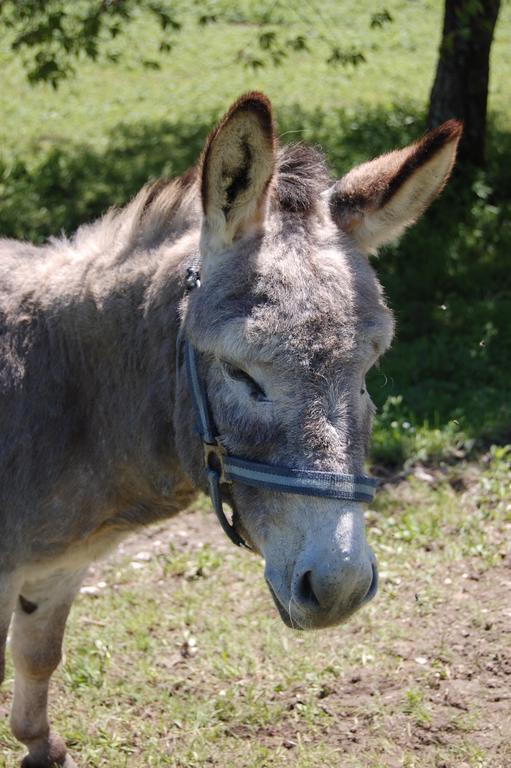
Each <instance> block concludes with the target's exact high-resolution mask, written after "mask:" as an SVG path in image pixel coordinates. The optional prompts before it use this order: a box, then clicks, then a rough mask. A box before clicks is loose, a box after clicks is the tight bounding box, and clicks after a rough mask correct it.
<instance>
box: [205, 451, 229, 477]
mask: <svg viewBox="0 0 511 768" xmlns="http://www.w3.org/2000/svg"><path fill="white" fill-rule="evenodd" d="M225 455H226V450H225V448H224V447H223V446H221V445H220V443H204V466H205V467H206V469H212V470H213V471H214V472H218V475H219V477H218V482H219V483H231V482H232V481H231V480H227V478H226V476H225V467H224V456H225ZM212 456H214V457H215V459H216V460H217V461H218V464H219V469H217V467H215V466H211V463H210V459H211V457H212Z"/></svg>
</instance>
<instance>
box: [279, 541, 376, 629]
mask: <svg viewBox="0 0 511 768" xmlns="http://www.w3.org/2000/svg"><path fill="white" fill-rule="evenodd" d="M377 585H378V572H377V569H376V562H375V560H374V557H373V556H372V553H368V554H367V555H364V556H362V557H358V558H356V559H355V558H350V557H344V558H342V559H335V560H333V561H332V560H331V559H329V558H324V559H320V560H318V561H316V562H315V563H310V564H308V565H307V566H305V567H304V566H303V565H301V564H297V566H296V567H295V572H294V574H293V579H292V585H291V611H292V612H293V613H295V614H296V617H295V618H296V622H297V623H298V624H300V625H301V626H303V627H304V628H305V627H310V628H319V627H326V626H330V625H334V624H338V623H339V622H341V621H343V619H346V618H348V616H350V615H351V614H352V613H354V611H356V610H357V608H359V607H360V606H361V605H362V604H363V603H365V602H367V601H368V600H370V599H371V598H372V597H373V596H374V595H375V593H376V590H377Z"/></svg>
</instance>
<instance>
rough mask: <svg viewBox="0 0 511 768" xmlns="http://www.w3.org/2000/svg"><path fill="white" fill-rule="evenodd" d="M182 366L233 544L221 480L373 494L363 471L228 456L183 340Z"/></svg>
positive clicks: (359, 497) (324, 493)
mask: <svg viewBox="0 0 511 768" xmlns="http://www.w3.org/2000/svg"><path fill="white" fill-rule="evenodd" d="M184 345H185V356H186V369H187V374H188V381H189V384H190V390H191V394H192V400H193V406H194V410H195V416H196V422H197V430H198V432H199V435H200V437H201V440H202V444H203V449H204V467H205V470H206V473H207V479H208V486H209V493H210V496H211V501H212V503H213V508H214V510H215V512H216V515H217V517H218V520H219V522H220V525H221V526H222V528H223V530H224V531H225V533H226V534H227V536H228V537H229V538H230V539H231V541H232V542H233V543H234V544H236V545H237V546H245V547H247V548H249V549H250V547H248V544H247V543H246V542H245V541H244V540H243V539H242V538H241V536H240V535H239V534H238V532H237V530H236V527H235V525H234V524H231V523H230V522H229V521H228V519H227V518H226V516H225V513H224V510H223V506H222V494H221V488H220V486H221V484H222V485H227V486H228V485H230V484H232V483H235V482H239V483H243V484H244V485H249V486H253V487H254V488H266V489H271V490H273V491H281V492H284V493H297V494H300V495H302V496H318V497H323V498H329V499H341V500H342V501H357V502H364V501H365V502H368V501H371V500H372V499H373V497H374V494H375V491H376V486H377V484H378V481H377V480H375V479H374V478H371V477H367V476H365V475H345V474H340V473H337V472H319V471H312V470H304V469H293V468H290V467H282V466H278V465H275V464H263V463H261V462H258V461H249V460H247V459H242V458H239V457H238V456H231V455H230V454H228V453H227V452H226V451H225V449H224V448H223V447H222V445H221V444H220V442H219V440H218V435H217V430H216V428H215V425H214V421H213V417H212V415H211V409H210V407H209V402H208V398H207V394H206V390H205V387H204V383H203V381H202V379H201V377H200V375H199V370H198V366H197V352H196V350H195V348H194V347H193V345H192V344H191V343H190V342H189V341H188V340H185V341H184Z"/></svg>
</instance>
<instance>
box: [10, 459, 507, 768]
mask: <svg viewBox="0 0 511 768" xmlns="http://www.w3.org/2000/svg"><path fill="white" fill-rule="evenodd" d="M508 458H509V451H508V452H507V453H506V452H505V451H503V450H502V449H498V450H494V451H493V452H492V453H491V454H489V455H487V456H486V457H485V461H484V462H483V464H482V467H483V468H481V465H479V466H477V465H474V464H471V465H465V466H458V467H456V468H452V469H450V470H449V471H445V472H437V473H435V474H434V475H432V477H431V478H430V479H428V480H424V479H421V478H420V477H416V478H415V479H414V480H413V481H412V482H410V483H406V484H403V483H402V484H399V485H397V486H390V487H388V488H387V489H386V490H385V491H384V492H383V493H382V494H381V495H380V496H379V497H377V503H376V505H375V507H374V508H373V509H372V511H371V512H370V513H369V514H368V523H369V538H370V540H371V543H372V545H373V546H374V548H375V550H376V554H377V556H378V559H379V562H380V568H381V588H380V594H379V596H378V597H377V599H376V600H375V601H374V602H373V603H372V604H371V605H370V606H369V607H368V608H366V609H364V610H363V611H362V612H361V613H360V614H358V615H357V616H356V617H355V618H354V619H352V620H351V621H350V622H349V623H348V624H346V625H344V626H343V627H341V628H338V629H336V630H331V631H324V632H321V633H313V634H303V635H302V634H294V633H292V632H290V631H289V630H287V629H286V628H285V627H284V626H283V625H282V624H281V623H280V620H279V619H278V618H277V616H276V613H275V610H274V609H273V607H272V605H271V601H270V597H269V595H268V593H267V590H266V588H265V586H264V583H263V579H262V577H261V563H260V562H259V561H258V560H257V559H256V558H254V557H251V556H249V555H248V554H247V553H244V552H241V551H238V550H236V549H235V548H233V547H231V546H230V544H229V543H228V542H227V541H226V540H225V539H224V538H223V537H222V534H221V532H220V530H219V528H218V526H217V525H216V523H214V522H213V520H212V517H211V516H210V515H206V513H205V511H204V510H205V507H206V506H207V503H206V504H205V503H204V501H203V500H202V501H201V502H200V503H199V505H198V507H197V508H196V510H195V512H194V513H193V514H188V515H184V517H178V518H175V519H174V520H173V521H171V522H170V523H169V524H168V526H166V527H165V528H161V529H159V530H157V531H155V532H153V533H152V534H151V535H150V536H149V537H148V538H145V539H144V538H142V539H135V540H134V541H133V542H132V543H131V544H130V545H129V546H128V549H127V551H125V554H124V555H123V556H122V557H121V558H120V559H118V560H117V561H116V560H114V561H111V562H110V563H109V564H107V565H106V566H103V568H102V569H98V568H97V567H96V569H95V572H94V573H93V575H92V577H91V583H92V585H96V586H95V589H94V588H93V589H92V590H91V591H89V592H88V593H87V592H86V593H84V594H82V595H81V596H80V598H79V600H78V601H77V603H76V605H75V608H74V609H73V612H72V617H71V620H70V626H69V631H68V639H67V642H66V658H65V661H64V664H63V665H62V667H61V668H60V670H59V671H58V672H57V674H56V675H55V680H54V685H53V702H52V712H53V718H54V722H55V724H56V727H57V728H58V729H59V730H60V731H61V732H62V733H63V734H64V735H65V736H66V738H67V741H68V743H69V745H70V748H71V749H72V751H73V753H74V754H75V756H76V757H77V758H78V759H79V762H80V764H81V765H87V766H88V767H89V768H107V766H111V765H114V764H115V765H116V766H119V767H120V768H125V767H126V768H132V767H133V768H135V767H136V768H138V766H142V765H143V766H158V767H159V766H162V767H163V766H165V768H167V766H168V767H170V766H172V767H173V768H174V767H177V766H179V768H192V767H195V766H197V767H198V766H208V765H218V766H220V765H221V766H225V765H228V766H237V767H239V768H256V767H257V768H260V767H262V766H288V765H289V766H291V765H292V766H303V768H316V767H317V768H325V766H331V765H338V764H342V765H343V767H344V766H347V767H348V768H369V767H370V768H377V767H379V768H393V767H394V766H395V765H403V766H404V765H409V766H414V768H430V767H431V766H437V768H440V766H442V765H446V766H449V767H451V766H452V767H453V768H454V766H456V768H459V766H461V765H463V764H465V765H467V766H469V767H470V768H490V766H491V768H505V766H507V765H508V764H509V763H507V762H506V760H507V757H509V749H508V747H509V745H508V740H507V735H506V734H507V727H508V726H507V710H506V709H503V708H502V707H501V706H500V705H499V704H498V702H499V701H505V698H504V699H502V697H505V696H506V695H508V689H507V686H508V673H509V669H508V668H507V667H506V661H505V660H506V658H508V651H509V646H508V642H509V636H510V632H511V614H509V611H507V613H506V609H508V608H509V605H508V586H506V584H507V583H508V582H506V578H507V579H509V575H508V574H509V570H508V568H507V569H506V568H505V567H504V564H505V562H506V558H509V557H510V555H511V552H510V551H509V549H508V544H509V532H510V530H511V507H510V505H509V498H510V494H511V481H510V477H509V472H508ZM461 481H463V482H461ZM412 509H413V510H414V513H413V515H412ZM506 548H507V549H506ZM506 574H507V576H506ZM499 660H500V661H499ZM499 665H500V666H499ZM506 670H507V671H506ZM11 674H12V673H11V670H10V669H9V671H8V679H7V685H6V689H7V690H6V689H5V688H4V690H3V691H2V694H1V698H0V712H2V711H6V709H5V710H3V709H2V707H3V706H5V708H6V707H7V705H8V702H9V699H10V693H9V689H10V687H11V684H12V679H11ZM506 691H507V693H506ZM490 724H491V725H490ZM506 750H508V751H507V752H506ZM0 752H1V753H3V754H4V755H5V757H4V758H2V757H0V766H2V768H4V767H5V768H10V766H13V765H14V758H15V756H16V755H19V748H18V745H17V744H16V743H15V741H14V740H13V738H12V737H11V736H10V734H9V732H8V728H7V721H6V719H5V718H0ZM506 755H507V757H506ZM2 760H3V762H2Z"/></svg>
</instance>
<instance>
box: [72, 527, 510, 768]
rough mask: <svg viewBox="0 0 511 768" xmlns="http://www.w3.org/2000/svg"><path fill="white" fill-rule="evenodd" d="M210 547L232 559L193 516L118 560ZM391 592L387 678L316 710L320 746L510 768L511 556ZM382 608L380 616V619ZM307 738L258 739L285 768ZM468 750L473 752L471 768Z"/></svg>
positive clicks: (264, 734) (289, 696)
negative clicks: (320, 714)
mask: <svg viewBox="0 0 511 768" xmlns="http://www.w3.org/2000/svg"><path fill="white" fill-rule="evenodd" d="M204 542H208V543H209V544H210V545H211V546H213V547H214V548H218V549H220V550H229V548H230V547H231V545H230V544H229V542H228V541H227V540H226V539H225V537H224V536H223V534H222V532H221V530H220V528H219V526H218V525H217V524H216V521H215V520H214V518H213V516H212V515H208V516H205V515H204V514H202V513H196V514H191V513H189V514H183V515H180V516H179V517H177V518H175V519H174V520H171V521H170V522H169V523H167V524H166V525H165V526H164V527H162V528H159V529H153V530H151V531H148V532H145V533H142V534H139V535H136V536H132V537H131V538H130V539H128V540H126V542H125V543H124V544H123V545H122V547H121V550H120V554H121V555H124V556H127V557H131V558H133V559H134V562H135V563H136V562H137V561H142V562H143V560H144V559H150V558H152V557H154V556H157V555H158V553H160V552H163V551H165V549H166V548H167V547H168V544H169V543H172V544H173V546H174V547H178V548H180V549H184V550H188V551H190V552H191V551H193V550H194V549H196V548H197V547H201V546H202V544H203V543H204ZM118 556H119V555H118V554H116V555H115V557H116V558H117V557H118ZM108 568H109V564H108V563H106V564H103V565H98V566H95V567H94V569H93V570H92V572H91V574H90V578H89V580H88V583H87V586H86V589H92V590H94V589H95V585H97V584H98V583H100V584H101V583H102V579H103V577H104V571H105V569H108ZM432 578H433V580H434V583H435V595H434V598H433V599H430V598H428V599H427V600H426V602H425V603H424V602H423V597H422V595H421V590H422V589H423V588H426V587H427V586H428V584H430V583H431V579H432ZM389 590H390V591H392V592H393V593H394V594H393V601H394V603H395V602H397V603H398V605H401V606H402V610H398V611H397V613H396V612H395V611H392V613H389V616H388V621H389V622H392V632H391V633H389V634H388V635H383V636H382V638H381V639H377V640H376V642H377V643H378V646H379V652H380V653H382V654H384V655H385V656H386V658H387V660H390V662H389V663H387V664H385V665H384V667H383V668H382V669H381V670H380V669H379V668H378V666H376V665H365V666H360V667H355V668H351V669H349V671H346V672H345V673H343V674H341V675H340V676H339V677H337V678H336V679H335V681H334V683H333V684H332V685H331V686H330V685H325V686H324V687H323V688H321V689H320V690H319V691H318V693H317V696H318V698H319V699H321V705H320V706H321V708H323V710H324V712H325V713H326V714H328V715H330V717H329V718H326V723H325V727H324V729H323V731H322V733H321V739H322V740H324V742H325V743H328V744H330V745H331V746H332V747H335V748H337V749H338V750H339V753H340V754H341V753H342V754H343V755H344V756H345V759H346V760H347V761H348V759H349V760H350V761H351V762H346V763H345V764H346V765H359V764H360V765H367V766H368V768H373V766H376V765H378V766H379V765H380V764H381V765H382V766H385V768H394V766H395V767H396V768H402V766H405V765H412V766H415V765H420V766H422V765H432V766H435V768H469V766H479V765H481V766H485V767H486V766H491V767H492V768H510V767H511V600H510V596H511V562H510V558H509V555H508V554H506V552H504V551H502V552H501V564H499V565H496V566H492V567H487V566H486V565H485V564H484V562H482V561H481V560H479V559H477V558H469V559H460V560H456V561H454V562H450V563H449V562H448V563H442V564H439V565H438V567H437V569H436V571H435V573H434V574H431V573H430V574H426V573H423V572H422V571H421V572H417V574H416V578H408V579H406V580H405V579H403V580H401V579H398V583H397V584H388V585H386V584H385V581H383V583H382V587H381V591H382V592H383V593H384V594H383V597H384V598H385V594H386V593H388V592H389ZM379 599H381V596H377V597H376V601H375V603H374V604H373V605H374V606H376V610H378V600H379ZM385 609H386V601H385V599H383V600H382V606H381V610H382V611H385ZM379 618H380V620H381V618H382V617H381V616H380V617H379ZM383 619H384V620H387V619H386V617H385V616H383ZM273 695H275V696H278V697H281V698H282V697H284V698H285V700H286V702H287V708H288V709H289V711H290V712H291V711H292V710H293V709H295V708H296V707H297V706H298V705H299V704H300V701H301V700H304V698H305V697H306V690H305V688H304V687H301V686H300V685H293V686H292V688H291V689H289V690H286V691H281V692H279V693H275V694H273ZM403 701H404V705H403ZM307 730H308V729H307V725H306V724H305V723H303V724H301V723H300V718H292V719H289V720H283V721H281V722H278V723H275V725H272V726H264V727H261V728H260V729H259V730H258V732H257V733H256V734H255V736H256V738H257V740H258V742H259V743H264V744H267V745H268V746H269V747H270V748H274V749H278V748H279V747H282V746H284V747H285V748H286V749H288V750H289V754H290V760H289V762H288V761H287V760H286V761H285V762H284V761H282V762H280V763H279V762H276V763H273V762H271V763H267V764H268V765H270V764H271V765H274V764H275V765H288V764H293V760H292V758H291V754H292V751H293V749H294V748H295V747H296V745H297V743H298V742H300V743H301V744H304V743H305V744H306V743H307V741H308V733H307ZM230 735H232V736H233V737H234V738H236V739H237V740H239V739H241V740H243V739H245V738H246V739H247V740H250V739H253V738H254V731H253V729H250V728H247V727H246V726H245V725H244V724H243V723H242V722H240V723H239V724H238V725H234V726H233V725H231V726H230ZM315 738H317V735H316V736H315ZM371 739H374V742H375V746H376V745H378V749H382V750H383V752H382V755H381V763H379V762H378V763H376V762H374V761H370V762H365V761H367V757H364V756H365V755H367V749H368V743H369V742H370V740H371ZM467 739H468V740H469V741H470V744H471V745H473V748H472V752H470V750H468V753H470V754H472V755H473V759H470V760H469V761H468V762H467V760H466V759H465V756H466V754H467V744H466V742H467ZM368 740H369V742H368ZM462 747H463V748H462ZM458 748H459V750H458ZM458 751H459V754H460V757H459V758H458V757H456V755H457V754H458ZM405 753H406V754H408V755H409V754H410V753H411V754H416V755H417V758H418V762H417V763H416V762H414V761H412V762H403V754H405ZM442 754H445V759H444V758H442V757H441V755H442ZM428 755H430V756H431V761H430V762H429V761H428ZM357 758H359V759H360V761H361V762H360V763H359V762H357ZM215 764H216V762H215ZM264 764H266V763H264ZM304 764H306V763H304ZM300 765H302V763H301V762H300ZM314 765H316V763H314Z"/></svg>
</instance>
